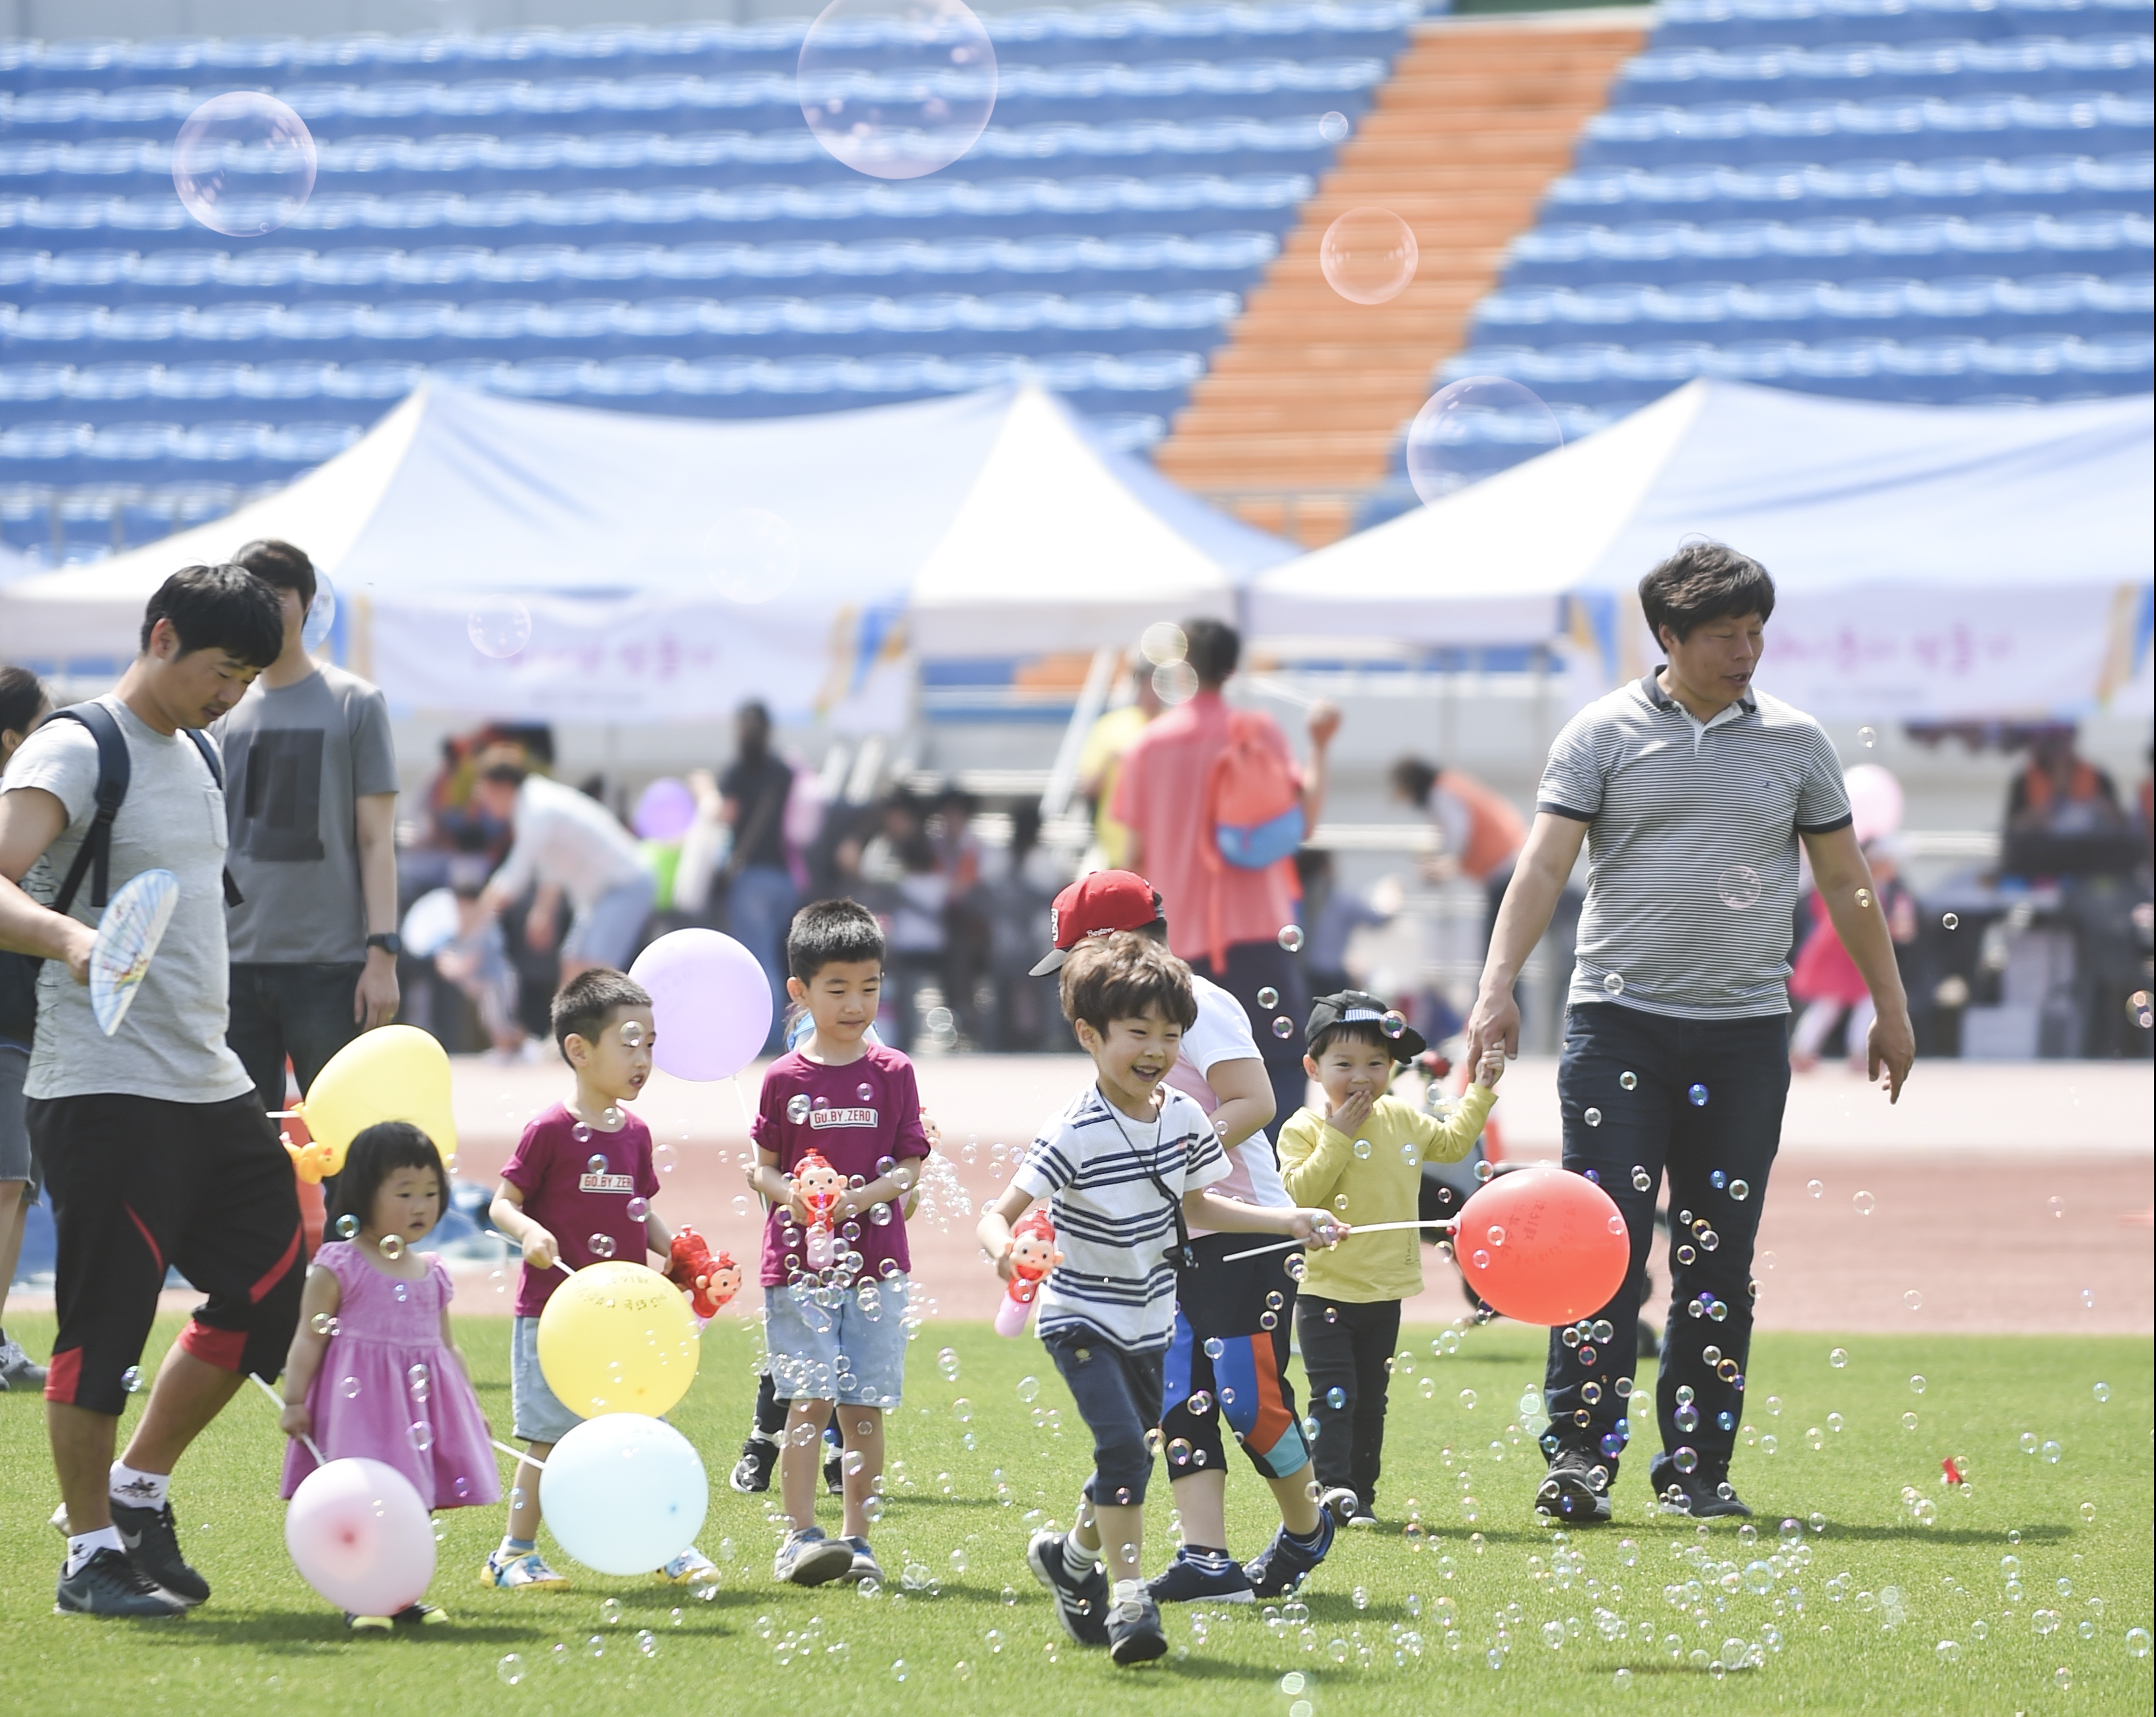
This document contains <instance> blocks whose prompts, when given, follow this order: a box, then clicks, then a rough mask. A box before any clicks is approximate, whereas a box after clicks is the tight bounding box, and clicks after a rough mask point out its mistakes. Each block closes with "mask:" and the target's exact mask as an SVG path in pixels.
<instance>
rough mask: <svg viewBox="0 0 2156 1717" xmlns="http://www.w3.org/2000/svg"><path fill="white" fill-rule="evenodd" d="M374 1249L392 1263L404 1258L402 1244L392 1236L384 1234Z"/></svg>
mask: <svg viewBox="0 0 2156 1717" xmlns="http://www.w3.org/2000/svg"><path fill="white" fill-rule="evenodd" d="M376 1248H377V1250H378V1251H379V1252H380V1253H382V1256H383V1257H384V1258H388V1260H389V1261H390V1263H396V1262H397V1260H398V1258H402V1257H403V1256H404V1243H403V1241H402V1240H401V1239H399V1238H398V1237H397V1236H396V1235H394V1234H384V1235H383V1236H382V1238H381V1239H380V1240H379V1241H377V1243H376Z"/></svg>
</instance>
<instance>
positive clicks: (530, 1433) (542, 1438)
mask: <svg viewBox="0 0 2156 1717" xmlns="http://www.w3.org/2000/svg"><path fill="white" fill-rule="evenodd" d="M509 1402H510V1407H511V1416H512V1423H513V1425H514V1427H515V1428H514V1429H513V1430H512V1431H511V1433H510V1435H511V1436H512V1437H516V1438H521V1440H523V1441H524V1442H526V1443H559V1442H560V1441H561V1440H562V1438H564V1437H567V1435H568V1434H569V1433H571V1432H572V1431H573V1430H575V1429H576V1428H577V1426H579V1425H581V1424H583V1420H582V1419H580V1418H578V1417H577V1416H576V1415H575V1414H574V1413H572V1412H570V1411H569V1410H568V1408H567V1407H563V1406H562V1401H561V1397H559V1396H557V1395H556V1394H555V1393H554V1392H553V1391H552V1389H550V1388H548V1387H547V1374H546V1373H545V1372H544V1371H541V1370H540V1369H539V1320H538V1319H536V1318H518V1319H516V1320H515V1321H514V1322H513V1324H512V1325H511V1329H510V1335H509Z"/></svg>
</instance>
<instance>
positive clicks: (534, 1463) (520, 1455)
mask: <svg viewBox="0 0 2156 1717" xmlns="http://www.w3.org/2000/svg"><path fill="white" fill-rule="evenodd" d="M487 1441H488V1442H489V1443H494V1446H495V1448H498V1449H500V1451H501V1452H502V1453H504V1454H506V1455H513V1456H515V1457H516V1458H517V1459H518V1460H520V1461H521V1462H523V1463H524V1464H525V1465H526V1466H527V1467H536V1468H538V1469H539V1470H540V1471H541V1472H542V1473H543V1472H545V1471H546V1470H547V1463H546V1462H544V1461H542V1460H540V1459H538V1458H536V1456H534V1455H532V1454H531V1453H530V1452H529V1451H528V1450H526V1449H521V1448H511V1447H510V1446H509V1445H508V1444H507V1443H495V1440H494V1438H491V1437H490V1438H487Z"/></svg>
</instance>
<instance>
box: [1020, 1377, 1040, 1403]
mask: <svg viewBox="0 0 2156 1717" xmlns="http://www.w3.org/2000/svg"><path fill="white" fill-rule="evenodd" d="M1039 1393H1040V1379H1039V1378H1038V1377H1021V1378H1019V1380H1018V1398H1019V1400H1020V1401H1031V1400H1032V1399H1033V1398H1034V1397H1035V1396H1037V1395H1039Z"/></svg>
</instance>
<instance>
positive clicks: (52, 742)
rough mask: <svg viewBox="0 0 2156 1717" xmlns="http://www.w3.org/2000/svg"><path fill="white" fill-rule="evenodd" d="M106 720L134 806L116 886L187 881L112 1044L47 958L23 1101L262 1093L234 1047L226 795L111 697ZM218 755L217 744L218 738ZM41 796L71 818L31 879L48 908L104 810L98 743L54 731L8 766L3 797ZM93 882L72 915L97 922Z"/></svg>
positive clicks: (113, 889) (88, 880) (188, 745)
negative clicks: (227, 1034) (161, 873)
mask: <svg viewBox="0 0 2156 1717" xmlns="http://www.w3.org/2000/svg"><path fill="white" fill-rule="evenodd" d="M97 701H98V702H99V703H100V704H101V705H104V706H105V708H106V709H108V710H110V711H111V712H112V714H113V716H114V718H115V720H117V721H118V722H119V724H120V731H121V735H123V736H124V737H125V738H126V741H127V757H128V782H127V797H126V799H124V800H123V801H121V806H120V814H119V815H118V816H117V817H115V818H114V819H113V823H112V861H111V869H110V879H109V883H108V889H109V891H110V894H118V893H119V892H120V885H121V884H122V883H124V882H126V881H128V880H129V879H131V878H132V877H134V876H136V875H137V874H140V873H141V872H142V871H145V870H158V869H163V870H169V871H171V872H172V874H173V875H174V876H176V877H177V878H178V879H179V884H180V897H179V902H178V904H177V905H175V906H174V907H173V909H172V921H171V922H170V923H169V924H168V925H166V927H165V936H164V940H163V941H162V942H160V943H159V944H158V945H157V956H156V957H155V958H154V959H152V960H151V962H150V970H149V972H148V974H147V975H146V976H145V977H144V978H143V980H142V987H141V988H140V989H139V990H137V991H136V992H135V1001H134V1004H133V1006H132V1007H130V1008H129V1009H128V1012H127V1017H126V1020H124V1021H123V1022H122V1023H121V1027H120V1029H119V1030H118V1031H116V1032H115V1033H113V1034H112V1036H110V1037H109V1038H108V1037H106V1036H105V1033H102V1032H100V1030H99V1029H98V1028H97V1017H96V1015H95V1014H94V1013H92V1012H91V1011H90V989H89V987H88V986H87V985H85V984H79V983H77V982H75V981H74V979H73V978H72V977H70V976H69V975H68V969H67V966H66V963H65V962H64V961H58V960H48V961H45V963H44V966H43V968H42V969H41V970H40V971H38V1034H37V1038H36V1041H35V1043H33V1045H32V1048H31V1051H30V1071H29V1075H28V1079H26V1081H25V1082H24V1084H23V1092H24V1094H25V1095H27V1096H31V1097H46V1098H49V1097H79V1096H84V1095H87V1094H92V1093H100V1092H115V1093H121V1094H126V1095H128V1096H133V1097H154V1098H157V1099H161V1100H162V1101H164V1102H167V1103H222V1102H223V1101H225V1100H226V1099H228V1098H232V1097H238V1096H241V1095H243V1094H245V1093H247V1092H249V1091H251V1090H253V1089H254V1080H252V1079H249V1078H248V1076H247V1069H245V1068H244V1067H242V1066H241V1065H240V1064H239V1057H238V1056H237V1055H234V1053H232V1051H231V1050H230V1049H229V1048H227V1047H226V1044H225V1041H224V1027H225V1017H226V998H227V996H228V987H229V984H230V977H231V969H230V965H229V962H228V960H227V958H226V954H225V940H224V850H225V843H226V840H227V832H226V823H225V810H224V795H223V793H222V792H219V791H218V786H217V782H216V780H215V778H214V777H213V776H212V775H211V774H210V771H209V766H208V764H207V763H205V762H203V757H202V753H201V752H200V751H197V750H196V749H195V742H194V741H193V740H191V739H189V738H188V737H187V735H185V734H181V733H174V734H162V733H159V732H158V731H157V729H155V728H154V727H151V726H150V725H148V724H147V723H146V722H145V721H144V720H142V719H141V717H140V716H139V715H136V713H135V712H134V711H133V710H131V709H129V708H128V707H127V706H126V705H125V704H123V703H121V701H120V700H119V699H118V698H116V697H103V698H100V699H99V700H97ZM212 744H213V745H214V744H215V741H212ZM24 787H42V788H43V789H44V791H45V792H49V793H50V794H51V795H52V796H53V797H54V798H56V799H58V800H59V802H60V803H61V804H62V805H63V806H64V807H65V808H66V811H67V819H68V821H67V827H66V828H65V829H64V831H63V832H62V833H61V834H60V836H59V838H58V839H56V840H55V841H54V843H52V845H50V846H49V847H48V848H45V850H44V854H43V855H42V856H41V857H40V858H38V861H37V863H36V864H33V865H32V866H31V867H30V869H29V870H28V873H27V874H25V875H24V877H23V890H24V892H25V893H27V894H28V895H29V896H30V898H31V899H33V900H38V901H41V902H43V903H44V904H46V905H50V904H51V903H52V901H53V900H54V898H55V897H57V896H58V894H59V889H60V883H61V880H62V879H64V877H65V876H66V875H67V872H68V867H69V865H70V864H73V863H74V855H75V853H76V852H77V851H78V850H80V848H81V846H82V843H83V838H84V837H85V835H87V834H88V833H90V821H91V818H92V817H94V816H95V814H96V811H97V741H96V740H95V738H94V737H93V736H92V735H91V734H90V730H89V729H88V728H86V727H85V726H84V725H82V724H81V723H80V721H49V722H47V723H46V724H45V725H44V726H43V727H41V728H39V729H38V730H37V731H36V732H35V733H33V734H32V735H30V736H29V738H28V739H26V740H24V741H23V744H22V747H21V749H20V750H18V751H17V752H16V753H15V755H14V756H13V758H11V759H10V760H9V761H8V774H7V780H6V783H5V790H6V791H7V792H15V791H17V790H18V789H20V788H24ZM93 874H94V873H90V872H85V874H84V876H83V879H82V886H81V887H80V889H77V890H76V892H75V897H74V904H73V905H72V906H70V907H69V916H70V917H73V918H75V919H78V920H80V921H81V922H83V923H84V924H88V925H95V923H97V921H98V920H100V918H101V917H102V916H103V914H102V913H101V912H100V911H99V910H97V909H96V908H95V907H93V906H92V905H90V894H91V889H92V876H93Z"/></svg>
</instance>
